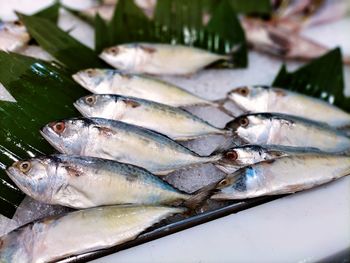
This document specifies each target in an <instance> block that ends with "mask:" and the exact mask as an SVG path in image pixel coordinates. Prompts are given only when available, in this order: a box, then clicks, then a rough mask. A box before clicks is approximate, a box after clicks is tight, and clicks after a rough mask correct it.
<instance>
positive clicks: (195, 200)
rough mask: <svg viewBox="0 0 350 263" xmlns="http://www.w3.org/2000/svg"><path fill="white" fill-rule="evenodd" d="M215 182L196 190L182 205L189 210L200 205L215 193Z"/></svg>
mask: <svg viewBox="0 0 350 263" xmlns="http://www.w3.org/2000/svg"><path fill="white" fill-rule="evenodd" d="M217 184H218V183H217V182H214V183H211V184H209V185H207V186H204V187H203V188H201V189H199V190H198V191H196V192H195V193H194V194H193V195H192V196H191V197H190V198H189V199H187V200H186V201H184V202H183V205H184V206H185V207H187V208H189V209H191V210H195V209H197V208H198V207H200V206H201V205H202V204H203V203H204V202H205V201H206V200H207V199H209V198H210V196H211V195H213V194H215V193H216V186H217Z"/></svg>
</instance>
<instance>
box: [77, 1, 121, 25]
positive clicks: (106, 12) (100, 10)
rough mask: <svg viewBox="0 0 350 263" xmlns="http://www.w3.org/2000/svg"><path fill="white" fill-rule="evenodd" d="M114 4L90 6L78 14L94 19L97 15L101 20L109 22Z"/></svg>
mask: <svg viewBox="0 0 350 263" xmlns="http://www.w3.org/2000/svg"><path fill="white" fill-rule="evenodd" d="M114 9H115V3H105V4H102V5H98V6H92V7H89V8H87V9H84V10H82V11H81V12H80V14H81V15H82V16H83V17H86V18H88V19H94V18H95V16H96V15H97V14H98V15H99V16H100V17H101V18H102V19H103V20H106V21H111V20H112V18H113V14H114Z"/></svg>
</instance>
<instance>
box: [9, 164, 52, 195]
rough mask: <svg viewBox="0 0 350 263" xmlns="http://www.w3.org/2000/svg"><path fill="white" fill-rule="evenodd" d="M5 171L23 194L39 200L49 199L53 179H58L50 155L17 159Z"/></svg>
mask: <svg viewBox="0 0 350 263" xmlns="http://www.w3.org/2000/svg"><path fill="white" fill-rule="evenodd" d="M6 173H7V174H8V176H9V177H10V178H11V180H12V181H14V182H15V184H16V185H17V186H18V187H19V188H20V189H21V190H22V191H23V192H24V193H25V194H27V195H29V196H30V197H32V198H34V199H40V200H50V197H51V196H52V191H54V185H55V181H56V180H58V179H59V178H58V177H56V165H55V164H54V162H53V160H52V158H50V157H38V158H32V159H29V160H23V161H17V162H15V163H13V164H12V166H10V167H8V168H7V170H6Z"/></svg>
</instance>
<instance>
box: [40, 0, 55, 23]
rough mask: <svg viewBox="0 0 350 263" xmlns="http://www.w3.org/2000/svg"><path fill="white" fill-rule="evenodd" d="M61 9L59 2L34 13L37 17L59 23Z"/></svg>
mask: <svg viewBox="0 0 350 263" xmlns="http://www.w3.org/2000/svg"><path fill="white" fill-rule="evenodd" d="M59 9H60V4H59V3H58V2H57V3H55V4H53V5H51V6H49V7H47V8H45V9H43V10H41V11H39V12H37V13H35V14H34V16H36V17H41V18H46V19H48V20H50V21H51V22H53V23H55V24H57V21H58V12H59Z"/></svg>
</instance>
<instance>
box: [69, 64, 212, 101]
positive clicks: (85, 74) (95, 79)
mask: <svg viewBox="0 0 350 263" xmlns="http://www.w3.org/2000/svg"><path fill="white" fill-rule="evenodd" d="M73 79H74V80H75V81H76V82H78V83H79V84H80V85H81V86H83V87H84V88H85V89H87V90H89V91H90V92H92V93H96V94H117V95H122V96H130V97H136V98H141V99H146V100H151V101H155V102H159V103H163V104H167V105H170V106H174V107H179V106H192V105H214V103H213V102H210V101H207V100H205V99H202V98H200V97H197V96H196V95H194V94H192V93H190V92H188V91H185V90H184V89H182V88H180V87H178V86H175V85H173V84H170V83H167V82H164V81H161V80H158V79H155V78H151V77H147V76H143V75H136V74H130V73H125V72H122V71H119V70H112V69H86V70H82V71H79V72H77V73H76V74H74V75H73Z"/></svg>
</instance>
